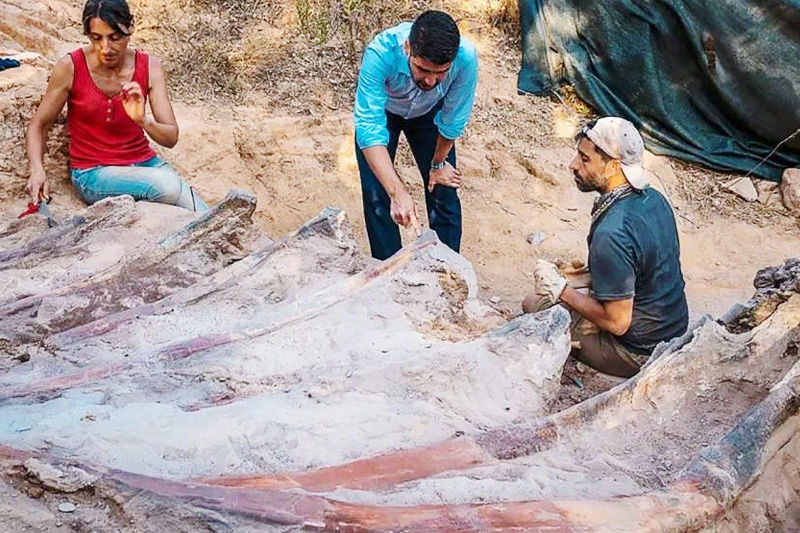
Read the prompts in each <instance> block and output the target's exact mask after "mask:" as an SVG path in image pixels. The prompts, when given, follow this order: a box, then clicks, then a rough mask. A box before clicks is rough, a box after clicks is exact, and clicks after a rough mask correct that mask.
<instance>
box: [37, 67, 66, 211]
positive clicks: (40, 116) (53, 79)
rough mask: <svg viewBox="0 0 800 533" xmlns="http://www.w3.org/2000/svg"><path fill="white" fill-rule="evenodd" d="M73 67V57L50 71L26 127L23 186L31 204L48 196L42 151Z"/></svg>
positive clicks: (62, 105)
mask: <svg viewBox="0 0 800 533" xmlns="http://www.w3.org/2000/svg"><path fill="white" fill-rule="evenodd" d="M73 73H74V68H73V65H72V58H70V57H69V56H64V57H63V58H61V59H60V60H59V61H58V63H56V66H55V68H54V69H53V74H52V76H50V82H49V83H48V85H47V91H46V92H45V93H44V98H42V101H41V103H40V104H39V107H38V109H36V113H35V114H34V115H33V118H32V119H31V122H30V124H28V131H27V137H26V140H25V147H26V149H27V152H28V165H29V170H30V177H29V178H28V184H27V186H26V187H25V190H26V191H27V193H28V195H29V196H30V197H31V200H32V201H33V202H34V203H37V202H38V201H39V200H40V199H41V198H47V197H49V196H50V188H49V186H48V184H47V176H46V175H45V172H44V152H45V147H46V145H47V132H48V131H49V130H50V126H52V125H53V122H55V120H56V117H58V114H59V113H60V112H61V109H63V107H64V104H65V103H66V102H67V99H68V98H69V91H70V89H72V77H73Z"/></svg>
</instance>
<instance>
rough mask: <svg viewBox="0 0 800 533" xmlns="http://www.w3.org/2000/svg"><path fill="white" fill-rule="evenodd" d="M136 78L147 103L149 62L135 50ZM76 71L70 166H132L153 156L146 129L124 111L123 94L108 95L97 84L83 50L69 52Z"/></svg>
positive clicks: (70, 113) (70, 118) (69, 111)
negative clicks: (145, 132)
mask: <svg viewBox="0 0 800 533" xmlns="http://www.w3.org/2000/svg"><path fill="white" fill-rule="evenodd" d="M135 52H136V64H135V67H134V70H133V81H135V82H138V83H139V85H140V86H141V87H142V92H143V93H144V95H145V103H147V90H148V88H149V87H150V61H149V57H148V56H147V54H145V53H144V52H140V51H139V50H136V51H135ZM70 56H71V57H72V63H73V65H75V73H74V75H73V78H72V90H71V91H70V94H69V100H68V107H67V128H68V130H69V134H70V142H69V166H70V168H75V169H85V168H90V167H95V166H98V165H132V164H134V163H141V162H143V161H147V160H148V159H150V158H152V157H154V156H155V155H156V153H155V152H154V151H153V149H152V148H151V147H150V143H148V142H147V138H146V137H145V135H144V130H143V129H142V128H141V127H140V126H139V125H138V124H136V123H135V122H134V121H133V120H131V118H130V117H129V116H128V114H127V113H125V109H124V108H123V107H122V93H120V94H117V95H116V96H113V97H111V98H109V97H108V96H106V95H105V94H103V92H102V91H101V90H100V89H99V88H98V87H97V85H95V83H94V80H93V79H92V76H91V74H90V73H89V65H88V64H87V63H86V56H85V55H84V53H83V50H82V49H80V48H79V49H77V50H75V51H74V52H71V53H70Z"/></svg>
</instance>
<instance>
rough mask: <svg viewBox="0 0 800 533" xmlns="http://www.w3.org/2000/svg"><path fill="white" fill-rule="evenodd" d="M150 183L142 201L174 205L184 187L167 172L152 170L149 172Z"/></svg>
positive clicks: (172, 174)
mask: <svg viewBox="0 0 800 533" xmlns="http://www.w3.org/2000/svg"><path fill="white" fill-rule="evenodd" d="M150 172H151V183H150V187H149V188H148V189H147V194H146V197H145V198H143V200H148V201H150V202H159V203H162V204H172V205H175V204H177V203H178V201H179V200H180V198H181V194H182V193H183V188H184V187H186V185H185V184H184V183H183V180H181V178H180V177H178V175H177V174H175V173H174V172H171V171H169V170H162V169H160V168H154V169H152V170H151V171H150Z"/></svg>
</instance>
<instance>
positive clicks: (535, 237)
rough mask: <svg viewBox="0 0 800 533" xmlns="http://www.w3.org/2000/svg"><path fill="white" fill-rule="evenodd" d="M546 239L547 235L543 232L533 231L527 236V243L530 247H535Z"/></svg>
mask: <svg viewBox="0 0 800 533" xmlns="http://www.w3.org/2000/svg"><path fill="white" fill-rule="evenodd" d="M546 238H547V234H546V233H545V232H543V231H534V232H533V233H531V234H530V235H528V242H529V243H531V244H532V245H534V246H536V245H538V244H541V243H542V242H544V240H545V239H546Z"/></svg>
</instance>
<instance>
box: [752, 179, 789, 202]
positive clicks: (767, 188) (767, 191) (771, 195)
mask: <svg viewBox="0 0 800 533" xmlns="http://www.w3.org/2000/svg"><path fill="white" fill-rule="evenodd" d="M755 186H756V190H758V203H760V204H763V205H765V206H767V207H777V208H779V209H783V204H782V203H781V191H780V190H779V188H778V184H777V183H775V182H774V181H767V180H756V181H755Z"/></svg>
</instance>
